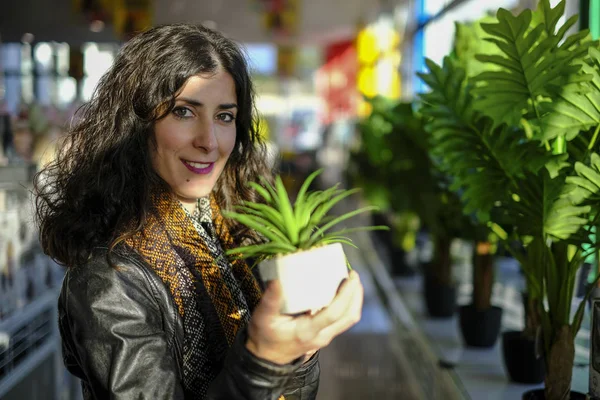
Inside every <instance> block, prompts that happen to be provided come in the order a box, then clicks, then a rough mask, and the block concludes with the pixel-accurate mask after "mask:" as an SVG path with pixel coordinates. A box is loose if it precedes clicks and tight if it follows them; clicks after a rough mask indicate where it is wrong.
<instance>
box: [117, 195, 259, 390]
mask: <svg viewBox="0 0 600 400" xmlns="http://www.w3.org/2000/svg"><path fill="white" fill-rule="evenodd" d="M153 204H154V208H155V211H156V212H154V213H149V217H148V220H147V222H146V225H145V226H144V229H143V231H142V232H139V233H138V234H136V235H135V236H134V237H132V238H130V239H128V240H126V244H127V245H128V246H129V247H130V248H132V249H134V250H135V251H136V252H137V253H138V254H140V255H141V256H142V257H143V258H144V259H145V260H146V261H147V262H148V264H149V265H150V266H151V267H152V268H153V269H154V271H155V273H156V274H157V275H158V276H159V277H160V278H161V280H162V281H163V282H164V283H165V285H166V287H167V288H168V289H169V291H170V293H171V295H172V297H173V300H174V302H175V304H176V306H177V309H178V311H179V314H180V315H181V317H182V320H183V325H184V335H185V337H184V366H183V367H184V372H187V373H184V387H185V388H186V391H187V392H188V393H189V394H190V397H194V398H197V397H200V398H202V397H204V396H203V394H204V393H205V392H206V390H207V388H208V384H209V382H211V381H212V379H214V377H215V376H216V374H217V373H218V370H220V368H221V363H222V362H223V359H224V356H225V353H226V351H227V349H228V348H229V347H230V346H231V344H232V343H233V341H234V339H235V336H236V334H237V332H238V330H239V328H240V327H242V326H243V325H245V324H246V323H247V322H248V320H249V317H250V313H251V312H252V310H253V309H254V308H255V306H256V305H257V304H258V302H259V300H260V297H261V290H260V287H259V286H258V282H257V281H256V279H255V278H254V276H253V275H252V272H251V271H250V268H249V267H248V265H247V263H246V262H245V261H243V260H239V259H236V260H235V261H231V262H230V261H229V260H227V258H225V256H224V252H225V251H226V250H227V249H230V248H234V247H236V246H237V245H238V243H236V241H235V239H234V238H233V237H232V236H231V234H230V232H229V229H228V227H227V225H226V224H225V221H224V219H223V216H222V215H221V212H220V208H219V206H218V204H217V202H216V200H215V198H214V196H211V198H210V208H211V211H212V219H213V221H212V222H213V224H212V227H213V229H214V236H215V237H213V236H212V235H209V234H208V233H207V232H206V231H205V230H204V229H202V228H198V226H196V225H195V224H194V222H193V221H192V219H191V218H190V216H189V215H188V214H187V212H186V211H185V210H184V209H183V207H182V206H181V204H180V203H179V202H178V201H177V200H175V199H174V198H173V197H172V195H171V194H169V193H166V192H162V193H160V194H157V195H156V196H155V198H154V201H153ZM198 337H201V338H202V339H201V340H203V342H201V343H200V344H198V339H197V338H198ZM186 361H187V363H186ZM186 368H187V371H186Z"/></svg>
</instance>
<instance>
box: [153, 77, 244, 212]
mask: <svg viewBox="0 0 600 400" xmlns="http://www.w3.org/2000/svg"><path fill="white" fill-rule="evenodd" d="M175 101H176V103H175V108H174V109H173V110H172V111H171V112H170V113H169V114H168V115H167V116H166V117H165V118H163V119H161V120H159V121H157V122H156V124H155V127H154V134H155V138H156V148H151V152H152V165H153V167H154V170H155V171H156V172H157V173H158V175H160V177H161V178H162V179H164V180H165V182H167V183H168V184H169V186H170V187H171V190H172V191H173V192H174V193H175V195H177V197H178V198H179V200H180V201H181V202H182V203H183V205H184V206H185V207H186V208H187V209H188V210H190V211H191V210H193V209H194V207H195V204H196V200H197V199H198V198H200V197H203V196H206V195H208V194H209V193H210V192H211V191H212V189H213V188H214V186H215V183H216V182H217V179H218V178H219V176H220V175H221V173H222V172H223V169H224V168H225V164H226V163H227V160H228V158H229V155H230V154H231V152H232V150H233V148H234V146H235V137H236V128H235V118H236V115H237V112H238V108H237V96H236V94H235V83H234V81H233V78H232V77H231V75H229V74H228V73H227V72H225V71H223V70H222V69H219V71H218V72H217V73H216V74H214V75H213V74H211V75H203V76H192V77H191V78H190V79H188V81H187V82H186V83H185V84H184V86H183V89H182V90H181V92H180V93H179V95H178V96H177V97H176V98H175Z"/></svg>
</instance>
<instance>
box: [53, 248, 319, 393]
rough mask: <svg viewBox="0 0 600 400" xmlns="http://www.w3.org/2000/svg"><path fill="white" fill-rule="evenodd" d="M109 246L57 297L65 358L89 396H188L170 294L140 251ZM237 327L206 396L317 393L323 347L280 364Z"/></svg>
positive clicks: (76, 271) (75, 271)
mask: <svg viewBox="0 0 600 400" xmlns="http://www.w3.org/2000/svg"><path fill="white" fill-rule="evenodd" d="M105 256H106V250H103V251H100V252H97V253H96V254H94V255H93V257H92V258H91V259H90V261H89V262H88V263H86V264H85V265H81V266H77V267H75V268H70V269H69V270H68V271H67V273H66V276H65V279H64V282H63V286H62V290H61V294H60V297H59V302H58V309H59V327H60V334H61V337H62V346H63V358H64V363H65V365H66V367H67V369H68V370H69V371H70V372H71V373H73V374H74V375H76V376H77V377H79V378H80V379H81V380H82V387H83V391H84V397H85V398H86V399H119V400H121V399H123V400H129V399H131V400H133V399H135V400H140V399H153V400H158V399H169V400H181V399H184V398H185V399H186V400H188V399H187V398H186V397H185V396H184V394H183V388H182V384H181V382H182V377H181V371H182V365H183V360H182V343H183V326H182V321H181V318H180V316H179V313H178V311H177V309H176V306H175V304H174V302H173V301H172V299H171V295H170V293H169V291H168V289H167V288H166V286H165V285H164V284H163V282H162V281H161V280H160V278H159V277H158V276H157V275H156V274H155V273H154V272H153V271H152V270H151V269H150V267H149V266H148V265H147V264H145V263H144V262H143V261H141V259H140V258H139V257H135V256H133V255H131V254H130V255H124V254H119V255H115V256H113V260H114V261H115V264H116V265H118V266H119V268H117V269H114V268H111V267H110V266H109V265H108V263H107V261H106V258H105ZM245 342H246V330H245V329H240V333H239V334H238V336H237V338H236V340H235V343H234V345H233V346H232V347H231V348H230V350H229V353H228V354H227V357H226V360H225V363H224V368H223V369H222V370H221V371H220V373H219V375H218V376H217V378H216V379H215V380H214V381H213V382H212V383H211V385H210V388H209V390H208V394H207V396H206V399H209V400H216V399H223V400H225V399H227V400H233V399H248V400H250V399H257V400H259V399H260V400H268V399H273V400H275V399H277V398H279V396H280V395H281V394H284V395H285V398H286V400H307V399H315V398H316V394H317V389H318V386H319V363H318V355H315V356H313V357H312V358H311V360H309V361H307V362H306V363H302V362H301V361H298V362H296V363H293V364H289V365H283V366H282V365H277V364H273V363H271V362H268V361H266V360H261V359H259V358H257V357H255V356H254V355H253V354H251V353H250V352H249V351H248V350H247V349H246V347H245Z"/></svg>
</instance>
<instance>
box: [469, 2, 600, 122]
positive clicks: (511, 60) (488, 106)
mask: <svg viewBox="0 0 600 400" xmlns="http://www.w3.org/2000/svg"><path fill="white" fill-rule="evenodd" d="M564 8H565V0H563V1H561V2H560V3H559V4H558V5H557V6H556V7H554V8H551V6H550V3H549V0H541V1H540V6H539V8H538V10H536V11H534V12H532V11H531V10H525V11H523V12H521V13H520V14H519V15H517V16H515V15H512V14H511V13H510V12H509V11H507V10H505V9H502V8H501V9H500V10H499V11H498V13H497V15H496V17H497V19H498V22H497V23H491V24H482V28H483V29H484V30H485V31H486V32H487V33H488V34H489V35H490V36H492V37H491V38H489V39H486V40H489V41H490V42H492V43H494V44H496V46H497V47H498V49H500V50H501V51H502V53H503V54H502V55H478V56H477V59H478V60H480V61H482V62H486V63H491V64H492V65H495V66H497V67H500V70H498V71H485V72H482V73H481V74H479V75H478V76H477V77H476V78H475V82H476V84H477V87H476V89H474V91H473V93H474V95H475V96H476V101H475V102H474V107H475V109H477V110H479V111H481V112H482V113H484V114H486V115H488V116H489V117H491V118H492V120H493V122H494V126H498V125H501V124H503V123H506V124H508V125H509V126H519V122H520V120H521V118H522V117H523V115H525V114H527V113H533V114H534V115H535V118H536V119H539V118H541V117H542V115H541V112H542V111H541V110H540V109H539V103H540V101H542V100H543V98H548V97H550V96H551V93H550V92H549V90H550V88H551V87H555V86H562V84H563V83H564V82H565V79H566V78H565V77H567V76H569V75H571V74H577V72H578V71H579V69H580V66H579V65H576V64H573V60H576V59H579V58H581V57H582V55H584V54H586V52H587V49H588V47H589V45H590V43H589V42H585V43H584V42H583V40H584V39H585V38H586V37H587V35H588V34H587V33H586V32H578V33H576V34H574V35H572V36H570V37H565V36H566V32H567V30H568V29H569V28H570V27H572V26H573V25H574V24H575V23H576V21H577V18H576V17H574V18H570V19H569V20H567V21H566V22H565V24H563V26H561V27H560V28H559V29H557V23H558V21H559V20H560V18H561V17H562V16H563V14H564ZM534 17H535V18H534ZM532 21H533V22H532ZM537 21H540V22H537Z"/></svg>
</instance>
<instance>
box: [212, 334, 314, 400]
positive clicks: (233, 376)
mask: <svg viewBox="0 0 600 400" xmlns="http://www.w3.org/2000/svg"><path fill="white" fill-rule="evenodd" d="M246 339H247V331H246V329H245V328H244V329H242V330H241V332H239V334H238V335H237V337H236V340H235V342H234V344H233V346H232V348H231V349H230V350H229V353H228V354H227V358H226V359H225V365H224V367H223V370H222V371H221V373H220V374H219V375H218V376H217V378H216V379H215V380H214V381H213V383H212V384H211V386H210V388H209V392H208V395H207V397H206V399H207V400H226V399H244V400H277V399H278V398H279V397H280V396H281V395H282V394H283V395H285V399H286V400H314V399H315V398H316V397H317V390H318V388H319V372H320V369H319V358H318V353H317V354H315V355H314V356H313V357H312V358H311V359H310V360H309V361H307V362H303V360H298V361H296V362H294V363H291V364H287V365H279V364H274V363H272V362H269V361H267V360H262V359H260V358H257V357H256V356H254V355H253V354H252V353H251V352H250V351H248V350H247V349H246V346H245V343H246Z"/></svg>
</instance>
